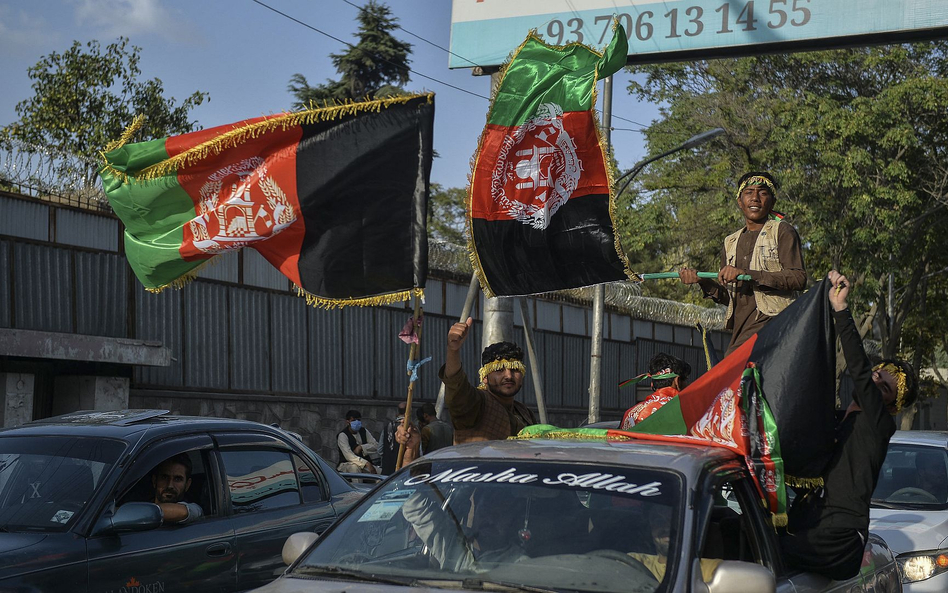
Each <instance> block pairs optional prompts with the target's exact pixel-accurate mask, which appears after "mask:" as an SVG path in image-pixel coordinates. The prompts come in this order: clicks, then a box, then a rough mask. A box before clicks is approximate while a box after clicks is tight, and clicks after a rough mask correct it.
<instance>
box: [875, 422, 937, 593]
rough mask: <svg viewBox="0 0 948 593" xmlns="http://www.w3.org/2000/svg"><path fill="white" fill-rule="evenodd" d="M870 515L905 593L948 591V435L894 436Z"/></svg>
mask: <svg viewBox="0 0 948 593" xmlns="http://www.w3.org/2000/svg"><path fill="white" fill-rule="evenodd" d="M869 516H870V522H869V529H870V530H872V532H873V533H876V534H878V535H880V536H882V537H883V538H884V539H885V541H886V543H888V544H889V548H891V549H892V551H893V552H895V553H896V554H897V557H896V560H897V561H898V563H899V570H900V572H901V576H902V587H903V590H904V591H906V593H920V592H923V591H924V592H927V591H938V592H941V593H943V592H945V591H948V432H934V431H901V430H900V431H898V432H896V433H895V436H893V437H892V440H891V441H890V442H889V452H888V454H887V455H886V458H885V463H884V464H883V465H882V471H881V472H880V474H879V484H878V485H877V486H876V491H875V492H874V493H873V495H872V509H871V510H870V515H869Z"/></svg>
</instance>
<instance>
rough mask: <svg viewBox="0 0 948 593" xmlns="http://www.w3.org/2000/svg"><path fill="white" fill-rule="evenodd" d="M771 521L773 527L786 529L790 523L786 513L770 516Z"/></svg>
mask: <svg viewBox="0 0 948 593" xmlns="http://www.w3.org/2000/svg"><path fill="white" fill-rule="evenodd" d="M770 519H771V521H773V524H774V527H786V526H787V524H788V523H789V522H790V519H789V517H787V513H773V514H771V516H770Z"/></svg>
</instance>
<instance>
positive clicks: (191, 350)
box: [182, 281, 230, 389]
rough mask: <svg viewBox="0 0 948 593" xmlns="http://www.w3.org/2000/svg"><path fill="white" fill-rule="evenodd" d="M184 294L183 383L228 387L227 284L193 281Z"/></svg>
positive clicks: (228, 327) (205, 386)
mask: <svg viewBox="0 0 948 593" xmlns="http://www.w3.org/2000/svg"><path fill="white" fill-rule="evenodd" d="M182 293H183V294H184V384H185V385H187V386H188V387H196V388H209V389H227V388H228V387H229V385H228V379H229V376H230V368H229V366H230V358H229V356H228V350H229V349H230V331H229V330H230V325H229V316H228V314H227V310H228V308H229V299H228V297H227V287H226V286H221V285H219V284H211V283H208V282H200V281H197V282H193V283H191V284H190V285H189V286H188V287H187V290H184V291H182Z"/></svg>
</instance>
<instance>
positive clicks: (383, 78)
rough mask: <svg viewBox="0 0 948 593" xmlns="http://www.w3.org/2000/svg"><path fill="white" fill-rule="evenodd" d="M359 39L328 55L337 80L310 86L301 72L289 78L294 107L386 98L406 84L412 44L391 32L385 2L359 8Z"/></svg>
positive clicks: (395, 24) (392, 25)
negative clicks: (400, 39)
mask: <svg viewBox="0 0 948 593" xmlns="http://www.w3.org/2000/svg"><path fill="white" fill-rule="evenodd" d="M358 21H359V31H358V34H357V35H358V38H359V41H358V43H356V44H355V45H350V46H349V49H348V50H347V51H345V52H343V53H339V54H330V56H329V57H331V58H332V63H333V65H334V66H335V67H336V71H337V72H339V74H340V75H341V77H340V79H339V80H327V81H326V83H325V84H320V85H317V86H310V84H309V82H307V80H306V77H305V76H303V75H302V74H298V73H297V74H294V75H293V76H292V77H291V78H290V84H289V85H288V86H287V90H289V91H290V93H291V94H292V95H293V97H294V98H295V99H296V102H295V103H294V104H293V106H294V108H296V109H304V108H306V107H308V106H309V105H310V104H320V103H326V102H330V103H331V102H333V101H347V100H352V101H361V100H363V99H365V98H366V97H386V96H390V95H397V94H401V93H403V92H404V91H403V90H402V88H401V87H402V86H404V85H405V84H407V83H408V80H409V69H408V65H409V64H410V63H411V60H409V58H408V56H409V54H411V44H410V43H406V42H404V41H399V40H398V39H396V38H395V37H394V36H393V35H392V31H393V30H395V29H397V28H398V19H397V18H396V17H394V16H392V11H391V10H390V9H389V8H388V7H387V6H385V5H384V4H379V3H377V2H375V0H369V2H368V3H367V4H366V5H365V6H363V7H362V9H361V10H360V11H359V16H358Z"/></svg>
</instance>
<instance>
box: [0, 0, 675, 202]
mask: <svg viewBox="0 0 948 593" xmlns="http://www.w3.org/2000/svg"><path fill="white" fill-rule="evenodd" d="M262 1H263V2H265V3H266V4H267V5H269V6H271V7H273V8H275V9H277V10H279V11H280V12H283V13H286V14H287V15H289V16H291V17H293V18H294V19H297V20H299V21H302V22H303V23H305V25H309V27H307V26H305V25H303V24H300V23H297V22H294V21H293V20H291V19H289V18H287V17H285V16H281V15H280V14H277V13H276V12H273V11H271V10H269V9H268V8H266V7H264V6H261V5H260V4H258V3H256V2H254V1H253V0H0V58H2V59H0V80H2V81H3V84H2V91H0V125H6V124H9V123H12V122H14V121H16V120H17V114H16V111H15V107H16V104H17V103H18V102H20V101H22V100H24V99H27V98H29V97H31V96H32V94H33V92H32V89H31V87H30V80H29V77H28V76H27V68H28V67H30V66H32V65H33V64H35V63H36V62H37V61H39V59H40V58H41V57H42V56H44V55H47V54H49V53H51V52H54V51H55V52H63V51H65V50H67V49H68V48H69V47H70V46H71V45H72V42H73V41H74V40H78V41H80V42H82V43H83V44H84V43H86V42H87V41H89V40H92V39H97V40H99V41H100V42H101V43H102V45H103V46H104V45H106V44H107V43H109V42H111V41H114V40H115V39H116V38H118V37H119V36H125V37H128V38H129V39H130V40H131V43H132V44H134V45H137V46H139V47H140V48H141V63H140V66H141V70H142V74H141V79H143V80H144V79H152V78H159V79H160V80H161V81H162V83H163V84H164V89H165V96H166V97H173V98H175V99H176V102H177V103H180V102H181V101H183V100H184V99H185V98H186V97H188V96H189V95H191V94H192V93H193V92H194V91H198V90H200V91H204V92H207V93H209V95H210V101H206V102H205V103H204V104H203V105H201V106H199V107H197V108H195V109H194V110H193V111H192V112H191V116H192V119H194V120H196V121H197V122H198V124H199V125H200V126H201V127H204V128H210V127H214V126H218V125H223V124H228V123H232V122H236V121H239V120H242V119H247V118H250V117H256V116H259V115H264V114H270V113H280V112H283V111H287V110H290V109H291V108H292V103H293V97H292V95H291V94H290V93H289V91H287V84H288V82H289V80H290V77H291V76H292V75H293V74H295V73H301V74H303V75H304V76H305V77H306V78H307V79H308V81H309V83H310V84H311V85H315V84H319V83H322V82H324V81H326V80H328V79H337V78H338V73H337V72H336V70H335V68H334V67H333V65H332V62H331V60H330V57H329V55H330V54H332V53H341V52H343V51H345V50H346V49H347V48H346V46H345V45H343V44H342V43H340V42H339V41H337V40H335V39H332V38H330V37H328V36H326V35H323V34H321V33H319V32H317V31H314V30H313V29H312V28H315V29H319V30H320V31H323V32H325V33H327V34H329V35H331V36H333V37H336V38H338V39H341V40H343V41H347V42H350V43H355V42H356V39H355V37H354V35H355V32H356V30H357V26H358V25H357V22H356V17H357V15H358V8H356V7H355V6H353V4H355V5H362V4H364V3H365V2H366V0H350V1H349V2H347V1H346V0H308V1H307V0H262ZM350 2H351V3H350ZM583 3H584V0H548V1H547V5H548V6H549V9H550V11H551V12H554V11H563V10H574V9H575V8H576V7H579V8H581V7H582V5H583ZM386 4H387V5H388V6H389V7H390V8H391V9H392V12H393V13H394V15H395V16H396V17H397V18H398V19H399V25H400V26H401V27H402V30H396V31H395V32H394V34H395V36H396V37H398V38H399V39H401V40H403V41H407V42H409V43H411V44H412V46H413V47H412V55H411V60H412V62H411V68H412V70H413V73H412V75H411V82H410V83H409V84H408V85H407V86H406V89H407V90H410V91H417V92H421V91H433V92H434V93H435V94H436V97H435V139H434V147H435V150H436V151H437V153H438V158H436V159H435V161H434V164H433V166H432V173H431V180H432V181H433V182H435V183H440V184H442V185H443V186H445V187H463V186H466V184H467V177H468V174H469V173H470V160H471V157H472V156H473V154H474V151H475V149H476V147H477V139H478V137H479V135H480V132H481V130H482V129H483V127H484V123H485V121H486V117H487V110H488V108H489V101H488V99H487V97H488V96H489V94H490V78H489V77H487V76H472V74H471V70H469V69H455V70H451V69H449V68H448V56H449V54H448V53H447V51H446V50H447V48H448V47H449V43H450V27H451V1H450V0H388V1H387V2H386ZM561 5H562V6H561ZM310 27H312V28H310ZM523 33H524V37H526V34H527V31H524V32H523ZM419 38H423V39H424V40H422V39H419ZM607 41H608V40H607ZM437 46H440V47H437ZM442 48H443V49H442ZM597 49H601V47H600V48H597ZM629 81H630V75H629V74H627V73H625V72H624V71H623V72H619V73H617V74H616V75H615V77H614V95H613V113H614V114H615V116H616V119H614V120H613V128H614V131H613V133H612V141H613V145H614V148H615V154H616V157H617V159H618V161H619V165H620V168H621V169H627V168H630V167H631V166H632V165H634V164H635V163H636V162H637V161H638V160H640V159H641V158H643V157H644V156H646V154H645V150H646V147H645V145H644V141H643V135H642V134H641V133H640V132H638V131H633V130H639V129H640V128H641V127H642V125H643V124H648V123H650V122H651V121H652V120H653V119H656V118H658V117H659V114H658V108H657V107H656V106H654V105H649V104H643V103H640V102H638V101H637V100H636V99H635V98H634V97H631V96H630V95H629V93H628V91H627V90H626V88H627V86H628V84H629ZM600 86H601V85H600ZM454 87H457V88H454ZM600 96H601V93H600ZM619 118H622V119H619ZM629 120H631V121H629ZM632 122H636V123H632Z"/></svg>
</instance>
